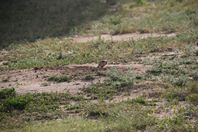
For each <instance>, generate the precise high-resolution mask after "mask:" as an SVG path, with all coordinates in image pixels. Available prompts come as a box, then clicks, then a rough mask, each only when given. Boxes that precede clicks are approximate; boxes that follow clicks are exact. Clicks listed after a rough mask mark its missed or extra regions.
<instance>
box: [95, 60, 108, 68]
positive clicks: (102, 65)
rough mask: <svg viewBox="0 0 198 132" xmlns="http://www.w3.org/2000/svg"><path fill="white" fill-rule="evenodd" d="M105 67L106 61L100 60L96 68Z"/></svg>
mask: <svg viewBox="0 0 198 132" xmlns="http://www.w3.org/2000/svg"><path fill="white" fill-rule="evenodd" d="M106 65H107V60H102V61H100V62H99V63H98V67H97V68H99V69H102V68H104V67H105V66H106Z"/></svg>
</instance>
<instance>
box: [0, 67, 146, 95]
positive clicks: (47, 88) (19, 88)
mask: <svg viewBox="0 0 198 132" xmlns="http://www.w3.org/2000/svg"><path fill="white" fill-rule="evenodd" d="M96 67H97V64H83V65H76V64H75V65H67V66H62V67H54V68H41V69H37V70H34V69H26V70H15V71H7V72H4V73H1V74H0V79H1V83H0V88H8V87H14V88H16V92H17V93H19V94H24V93H34V92H36V93H42V92H49V93H50V92H66V91H67V92H69V93H70V94H77V93H78V92H80V91H81V89H82V88H86V87H88V86H90V85H91V84H95V83H98V82H102V81H104V80H105V79H106V77H104V76H97V75H94V80H91V81H85V80H83V78H84V77H85V76H86V75H90V74H91V75H92V74H94V73H95V71H96V70H97V68H96ZM112 67H115V68H117V69H121V70H132V71H133V72H134V73H139V74H143V73H144V72H146V70H147V69H149V68H150V66H146V65H143V64H125V65H124V64H117V65H113V64H109V65H107V66H106V67H105V68H104V69H101V71H103V70H107V69H109V68H112ZM57 75H68V76H71V77H72V81H71V82H61V83H55V82H49V81H47V79H48V78H49V77H51V76H57Z"/></svg>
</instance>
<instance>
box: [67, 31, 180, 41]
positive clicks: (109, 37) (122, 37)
mask: <svg viewBox="0 0 198 132" xmlns="http://www.w3.org/2000/svg"><path fill="white" fill-rule="evenodd" d="M176 35H177V34H176V33H171V34H164V33H142V34H141V33H128V34H119V35H109V34H103V35H100V36H76V37H74V38H69V39H70V40H72V41H74V42H76V43H87V42H90V41H95V40H98V39H101V40H104V41H113V42H117V41H128V40H139V39H145V38H149V37H175V36H176Z"/></svg>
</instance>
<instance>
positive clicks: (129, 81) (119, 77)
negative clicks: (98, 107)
mask: <svg viewBox="0 0 198 132" xmlns="http://www.w3.org/2000/svg"><path fill="white" fill-rule="evenodd" d="M106 75H107V76H109V77H110V79H109V80H106V81H105V82H103V83H97V84H94V85H92V86H90V87H89V88H85V89H84V90H83V91H84V92H85V93H87V94H88V95H89V96H91V97H92V98H97V99H108V98H112V96H113V95H118V94H120V93H122V92H129V91H130V89H132V88H133V81H134V75H133V74H132V73H127V72H126V73H123V72H120V71H118V70H116V69H110V70H109V71H107V73H106Z"/></svg>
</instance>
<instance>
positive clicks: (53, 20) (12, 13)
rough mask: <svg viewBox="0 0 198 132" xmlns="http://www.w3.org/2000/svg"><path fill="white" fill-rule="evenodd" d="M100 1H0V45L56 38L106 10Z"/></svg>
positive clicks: (108, 4)
mask: <svg viewBox="0 0 198 132" xmlns="http://www.w3.org/2000/svg"><path fill="white" fill-rule="evenodd" d="M108 1H109V0H108ZM108 1H107V2H104V0H20V1H18V0H2V1H1V2H0V48H2V47H7V46H8V45H9V44H10V43H13V42H16V41H35V40H36V39H40V38H41V39H42V38H45V37H60V36H63V35H66V34H68V33H71V32H72V30H73V29H75V27H76V26H79V25H81V24H83V23H86V22H89V21H91V20H95V19H98V18H100V17H101V16H103V15H104V14H106V13H107V11H108V8H109V7H110V4H111V3H108Z"/></svg>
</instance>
